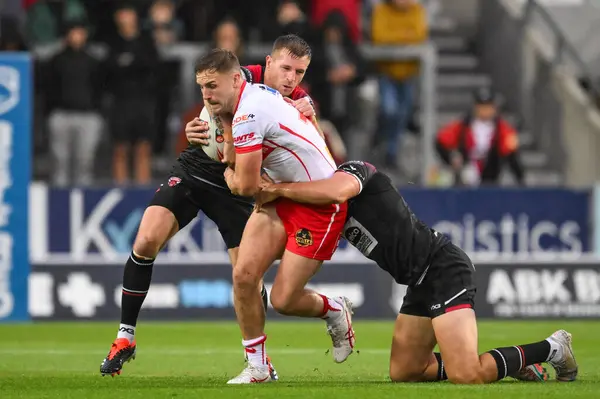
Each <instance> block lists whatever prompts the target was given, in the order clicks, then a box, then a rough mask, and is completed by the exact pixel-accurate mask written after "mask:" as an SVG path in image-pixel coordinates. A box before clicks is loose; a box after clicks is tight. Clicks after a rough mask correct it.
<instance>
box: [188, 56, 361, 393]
mask: <svg viewBox="0 0 600 399" xmlns="http://www.w3.org/2000/svg"><path fill="white" fill-rule="evenodd" d="M196 77H197V79H196V81H197V83H198V84H199V85H200V87H201V90H202V96H203V98H204V100H205V101H207V102H208V103H209V104H210V105H211V107H212V111H213V112H214V113H215V114H216V115H223V116H226V117H231V116H232V115H233V116H232V118H233V119H232V121H233V123H232V130H233V141H234V145H235V153H236V155H235V171H234V170H233V169H230V168H228V169H227V170H226V171H225V181H226V182H227V185H228V186H229V188H230V189H231V191H232V192H233V193H234V194H238V195H243V196H252V195H255V194H257V193H258V192H259V184H260V181H261V169H263V170H264V171H265V172H266V174H268V175H269V176H270V178H271V179H273V180H274V181H275V182H303V181H314V180H320V179H326V178H329V177H331V176H332V175H333V174H334V172H335V171H336V165H335V162H334V161H333V159H332V157H331V155H330V154H329V152H328V151H327V146H326V145H325V142H324V140H323V139H322V137H321V135H320V134H319V132H318V131H317V129H316V127H315V126H314V125H313V124H312V123H311V121H310V120H308V119H307V118H306V117H304V115H302V114H301V113H299V112H298V111H297V110H296V109H295V108H294V107H293V106H292V105H290V104H288V103H287V102H285V101H284V99H283V98H282V96H281V94H279V93H278V92H277V91H276V90H274V89H272V88H270V87H268V86H264V85H251V84H247V83H246V81H245V80H244V79H243V77H242V76H241V75H240V65H239V61H238V59H237V57H236V56H235V55H234V54H233V53H231V52H230V51H227V50H222V49H215V50H213V51H211V52H210V53H208V54H207V55H206V56H204V57H202V58H201V59H200V61H199V62H198V64H197V65H196ZM346 211H347V206H346V204H334V205H326V206H315V205H306V204H300V203H296V202H293V201H290V200H286V199H281V200H278V201H276V202H274V203H273V204H270V205H267V206H265V207H264V208H263V209H262V210H261V211H255V212H253V213H252V215H251V216H250V219H249V220H248V223H247V225H246V228H245V230H244V233H243V235H242V241H241V243H240V249H239V255H238V261H237V263H236V267H235V269H234V271H233V290H234V306H235V311H236V315H237V318H238V323H239V325H240V329H241V331H242V336H243V340H242V344H243V346H244V348H245V350H246V352H247V354H248V366H247V367H246V369H244V370H243V371H242V373H241V374H240V375H239V376H237V377H236V378H233V379H232V380H230V381H229V382H228V383H230V384H248V383H259V382H268V381H270V380H271V376H270V374H269V368H268V365H267V362H266V355H267V353H266V347H265V342H266V339H267V336H266V335H265V332H264V323H265V315H264V310H263V308H262V304H261V299H260V293H259V289H258V286H259V284H260V281H261V279H262V277H263V275H264V273H265V272H266V271H267V270H268V268H269V267H270V266H271V264H272V263H273V262H274V261H275V260H276V259H278V258H280V257H281V263H280V265H279V269H278V271H277V275H276V277H275V281H274V283H273V288H272V290H271V295H270V300H271V304H272V305H273V308H274V309H275V310H276V311H278V312H279V313H281V314H285V315H290V316H299V317H316V318H322V319H324V320H325V321H326V323H327V330H328V332H329V334H330V336H331V339H332V342H333V356H334V360H335V361H336V362H338V363H339V362H343V361H344V360H346V358H347V357H348V356H349V355H350V354H351V353H352V351H353V347H354V331H353V330H352V316H351V315H352V311H351V304H350V302H349V301H348V299H347V298H344V297H340V298H328V297H326V296H324V295H321V294H318V293H316V292H314V291H311V290H307V289H305V286H306V284H307V282H308V281H309V280H310V278H311V277H312V276H313V275H314V274H315V273H316V272H317V271H318V269H319V267H320V266H321V264H322V262H323V261H324V260H329V259H331V256H332V255H333V253H334V252H335V250H336V248H337V245H338V242H339V239H340V234H341V230H342V227H343V225H344V221H345V217H346Z"/></svg>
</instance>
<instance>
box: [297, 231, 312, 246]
mask: <svg viewBox="0 0 600 399" xmlns="http://www.w3.org/2000/svg"><path fill="white" fill-rule="evenodd" d="M296 244H298V246H300V247H308V246H310V245H313V238H312V233H311V232H310V231H308V230H307V229H300V230H298V231H296Z"/></svg>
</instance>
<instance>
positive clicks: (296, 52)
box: [271, 34, 312, 58]
mask: <svg viewBox="0 0 600 399" xmlns="http://www.w3.org/2000/svg"><path fill="white" fill-rule="evenodd" d="M278 50H287V51H289V52H290V54H291V55H292V56H294V57H298V58H302V57H308V58H311V57H312V51H311V50H310V46H309V45H308V43H306V41H305V40H304V39H302V38H301V37H300V36H298V35H293V34H290V35H284V36H279V37H278V38H277V39H275V43H273V50H271V54H272V53H275V51H278Z"/></svg>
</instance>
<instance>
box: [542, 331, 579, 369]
mask: <svg viewBox="0 0 600 399" xmlns="http://www.w3.org/2000/svg"><path fill="white" fill-rule="evenodd" d="M547 340H548V341H552V342H553V343H555V344H556V346H558V348H559V349H558V350H557V349H551V350H552V351H553V352H554V353H552V354H551V357H550V359H548V363H550V365H551V366H552V367H554V370H555V371H556V379H557V380H558V381H575V379H576V378H577V372H578V370H579V368H578V366H577V362H576V361H575V355H573V346H572V343H571V341H572V340H571V334H569V333H568V332H566V331H565V330H558V331H556V332H555V333H554V334H552V335H551V336H550V337H548V338H547ZM552 342H551V343H550V345H551V346H552V347H555V345H552Z"/></svg>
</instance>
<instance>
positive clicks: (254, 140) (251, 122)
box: [232, 107, 268, 154]
mask: <svg viewBox="0 0 600 399" xmlns="http://www.w3.org/2000/svg"><path fill="white" fill-rule="evenodd" d="M251 108H252V107H240V109H238V111H237V112H236V113H235V115H234V117H233V122H232V133H233V145H234V146H235V152H236V154H244V153H248V152H253V151H257V150H260V149H262V143H263V139H264V137H265V133H266V130H267V126H268V123H267V121H266V117H262V118H261V117H260V115H259V114H258V113H257V112H256V110H252V109H251Z"/></svg>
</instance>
